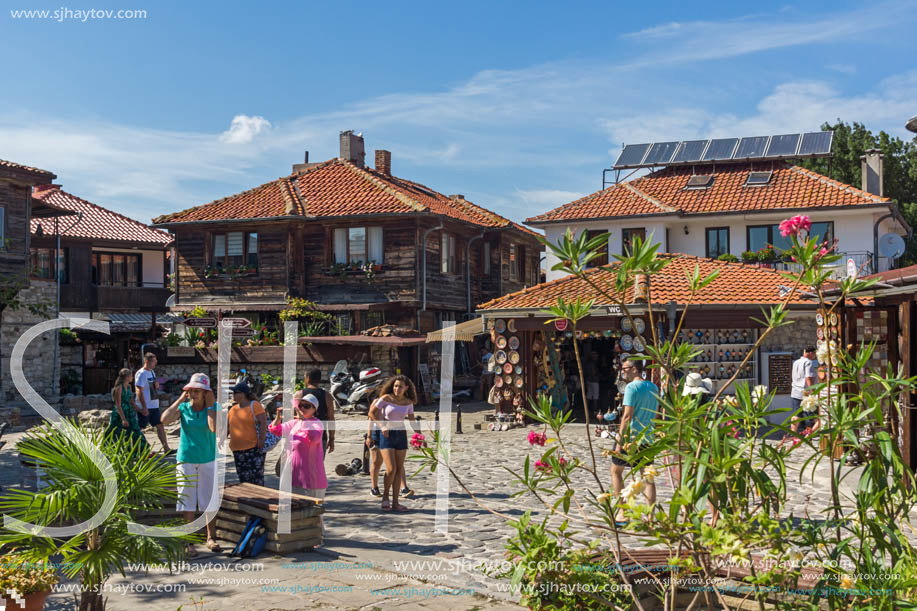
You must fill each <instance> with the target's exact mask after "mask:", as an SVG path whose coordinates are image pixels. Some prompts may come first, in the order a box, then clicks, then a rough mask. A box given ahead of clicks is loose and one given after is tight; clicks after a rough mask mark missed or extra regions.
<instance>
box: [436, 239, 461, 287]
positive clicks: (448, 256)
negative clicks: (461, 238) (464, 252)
mask: <svg viewBox="0 0 917 611" xmlns="http://www.w3.org/2000/svg"><path fill="white" fill-rule="evenodd" d="M457 250H458V239H456V236H455V234H454V233H449V232H448V231H444V232H443V233H442V235H441V237H440V241H439V251H440V252H439V272H440V273H441V274H444V275H450V276H457V275H459V271H458V270H459V267H460V266H459V257H458V254H457V252H456V251H457Z"/></svg>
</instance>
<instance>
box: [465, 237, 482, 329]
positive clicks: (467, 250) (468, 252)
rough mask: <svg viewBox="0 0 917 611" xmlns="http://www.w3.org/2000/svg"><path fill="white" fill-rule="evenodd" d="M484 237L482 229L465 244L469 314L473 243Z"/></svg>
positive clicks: (469, 309) (469, 312)
mask: <svg viewBox="0 0 917 611" xmlns="http://www.w3.org/2000/svg"><path fill="white" fill-rule="evenodd" d="M483 237H484V232H483V231H482V232H481V233H479V234H478V235H476V236H474V237H473V238H471V239H470V240H468V244H466V246H465V293H466V301H467V303H468V314H471V243H472V242H474V241H475V240H480V239H483Z"/></svg>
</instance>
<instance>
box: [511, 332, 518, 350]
mask: <svg viewBox="0 0 917 611" xmlns="http://www.w3.org/2000/svg"><path fill="white" fill-rule="evenodd" d="M509 349H510V350H518V349H519V337H518V336H516V335H513V336H512V337H511V338H509Z"/></svg>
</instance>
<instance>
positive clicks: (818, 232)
mask: <svg viewBox="0 0 917 611" xmlns="http://www.w3.org/2000/svg"><path fill="white" fill-rule="evenodd" d="M809 237H810V238H815V241H817V242H827V243H828V245H829V246H831V245H832V244H833V243H834V221H822V222H819V223H812V229H810V230H809Z"/></svg>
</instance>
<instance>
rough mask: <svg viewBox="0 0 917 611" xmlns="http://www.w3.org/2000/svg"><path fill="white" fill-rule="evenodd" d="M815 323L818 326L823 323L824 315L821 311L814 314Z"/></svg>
mask: <svg viewBox="0 0 917 611" xmlns="http://www.w3.org/2000/svg"><path fill="white" fill-rule="evenodd" d="M815 324H816V325H818V326H819V327H820V326H822V325H823V324H825V317H824V316H823V315H822V313H821V312H819V313H818V314H816V315H815Z"/></svg>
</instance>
